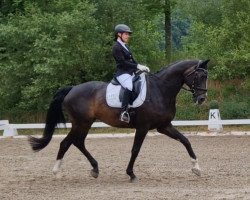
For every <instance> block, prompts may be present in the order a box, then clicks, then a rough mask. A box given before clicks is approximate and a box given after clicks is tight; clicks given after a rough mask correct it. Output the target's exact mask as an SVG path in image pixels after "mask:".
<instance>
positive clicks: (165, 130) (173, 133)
mask: <svg viewBox="0 0 250 200" xmlns="http://www.w3.org/2000/svg"><path fill="white" fill-rule="evenodd" d="M157 131H158V132H159V133H162V134H164V135H167V136H169V137H171V138H173V139H175V140H178V141H180V142H181V143H182V144H183V145H184V146H185V147H186V149H187V151H188V153H189V156H190V157H191V162H192V166H193V168H192V172H193V173H194V174H196V175H197V176H200V175H201V170H200V167H199V164H198V159H197V157H196V155H195V153H194V151H193V148H192V146H191V143H190V142H189V140H188V139H187V138H186V137H185V136H184V135H182V134H181V133H180V132H179V131H178V130H177V129H175V128H174V127H173V126H172V124H170V125H168V126H166V127H161V128H158V129H157Z"/></svg>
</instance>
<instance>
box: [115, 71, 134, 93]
mask: <svg viewBox="0 0 250 200" xmlns="http://www.w3.org/2000/svg"><path fill="white" fill-rule="evenodd" d="M133 77H134V75H130V74H122V75H120V76H117V77H116V78H117V80H118V81H119V83H120V84H121V85H122V87H124V88H127V89H128V90H130V91H132V90H133V81H132V80H133Z"/></svg>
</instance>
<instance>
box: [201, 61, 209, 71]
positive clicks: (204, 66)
mask: <svg viewBox="0 0 250 200" xmlns="http://www.w3.org/2000/svg"><path fill="white" fill-rule="evenodd" d="M209 61H210V60H209V59H208V60H205V61H202V62H201V63H200V65H199V67H200V68H203V69H207V63H208V62H209Z"/></svg>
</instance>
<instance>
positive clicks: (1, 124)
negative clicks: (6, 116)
mask: <svg viewBox="0 0 250 200" xmlns="http://www.w3.org/2000/svg"><path fill="white" fill-rule="evenodd" d="M0 130H3V136H4V137H12V136H16V135H18V133H17V130H16V129H15V128H13V127H12V125H11V124H9V120H0Z"/></svg>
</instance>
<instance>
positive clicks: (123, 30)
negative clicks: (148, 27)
mask: <svg viewBox="0 0 250 200" xmlns="http://www.w3.org/2000/svg"><path fill="white" fill-rule="evenodd" d="M117 33H132V31H131V29H130V28H129V27H128V26H127V25H126V24H118V25H116V26H115V35H117Z"/></svg>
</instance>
